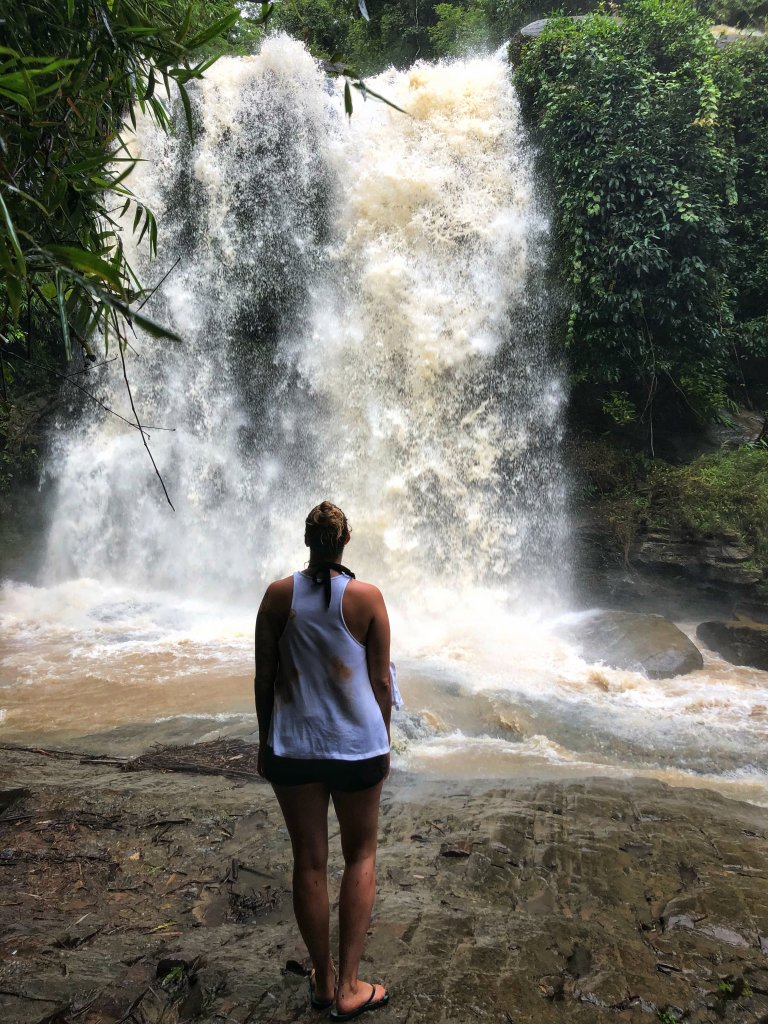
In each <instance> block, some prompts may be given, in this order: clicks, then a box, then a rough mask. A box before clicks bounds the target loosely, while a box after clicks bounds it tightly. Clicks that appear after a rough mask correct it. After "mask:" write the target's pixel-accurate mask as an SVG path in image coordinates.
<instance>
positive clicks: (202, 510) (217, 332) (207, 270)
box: [0, 37, 768, 804]
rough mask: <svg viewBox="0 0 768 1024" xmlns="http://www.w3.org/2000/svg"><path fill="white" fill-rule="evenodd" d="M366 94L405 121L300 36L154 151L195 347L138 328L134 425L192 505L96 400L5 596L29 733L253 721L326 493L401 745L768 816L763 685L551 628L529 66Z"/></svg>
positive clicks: (63, 458) (467, 761)
mask: <svg viewBox="0 0 768 1024" xmlns="http://www.w3.org/2000/svg"><path fill="white" fill-rule="evenodd" d="M374 88H376V89H377V91H379V92H381V93H383V94H384V95H386V96H387V97H389V98H390V99H391V100H392V101H393V102H395V103H397V104H398V105H399V106H401V107H403V108H404V109H405V110H406V111H408V113H407V114H403V113H398V112H397V111H394V110H392V109H391V108H389V107H387V106H385V105H383V104H379V103H376V102H374V101H372V100H369V101H368V102H363V100H362V98H361V97H359V98H357V99H356V104H355V111H354V116H353V118H352V121H351V123H349V122H348V121H347V120H346V119H345V117H344V114H343V101H342V97H341V93H340V88H339V86H338V84H337V83H329V82H327V81H326V80H325V78H324V77H323V75H322V73H321V71H320V70H319V69H318V68H317V66H316V65H315V63H314V62H313V60H312V59H311V58H310V57H309V55H308V54H307V53H306V51H305V50H304V49H303V47H301V45H300V44H298V43H296V42H294V41H292V40H290V39H287V38H284V37H277V38H273V39H270V40H269V41H268V42H267V43H266V44H265V45H264V47H263V49H262V51H261V53H260V54H259V55H258V56H255V57H252V58H245V59H225V60H221V61H220V62H219V63H217V64H216V65H215V66H214V67H213V68H212V69H211V70H210V71H209V72H208V73H207V75H206V78H205V80H204V81H203V82H202V83H200V84H199V85H198V86H197V87H196V88H195V90H194V96H193V109H194V116H195V119H196V122H197V134H196V138H195V141H194V143H193V144H190V142H189V141H188V139H187V136H186V133H185V131H184V130H183V129H182V130H180V131H179V134H178V135H177V136H174V137H171V138H167V137H166V136H164V135H162V133H160V132H158V131H156V130H153V129H152V128H151V127H149V126H147V125H146V124H145V125H142V126H141V128H140V130H139V132H138V135H137V136H136V137H135V138H134V139H133V140H132V143H131V144H132V145H133V146H134V147H135V151H136V154H137V155H138V156H140V157H141V160H142V162H141V163H140V164H139V165H138V167H137V169H136V171H135V172H134V174H133V176H132V179H131V184H132V186H133V187H134V189H135V191H136V193H137V195H139V196H140V197H142V199H144V200H145V201H146V202H148V203H149V204H150V205H151V206H152V207H153V208H154V210H155V212H156V213H157V215H158V219H159V222H160V225H161V233H160V239H159V250H160V252H159V257H160V258H159V260H158V262H157V263H156V264H154V265H151V266H148V265H146V264H144V265H143V273H144V277H145V279H146V281H147V283H149V284H151V283H152V282H153V281H159V280H160V278H161V277H162V276H163V274H165V273H166V271H170V273H169V276H168V278H167V280H166V281H165V283H164V284H163V285H162V287H161V288H159V289H158V292H157V294H156V295H155V297H154V298H153V299H152V302H151V303H150V305H149V306H148V310H149V311H150V312H151V314H152V315H153V316H154V317H155V318H156V319H157V320H160V321H161V322H164V323H167V324H169V325H170V326H172V327H175V328H176V330H177V331H178V332H179V333H180V334H181V335H182V336H183V338H184V342H183V344H181V345H174V344H172V343H168V342H156V341H148V340H145V339H143V338H139V339H137V342H136V353H137V354H134V353H130V352H129V353H128V360H127V362H128V371H129V375H130V379H131V382H132V386H133V390H134V395H135V398H136V402H137V407H138V410H139V412H140V415H141V418H142V421H143V422H145V423H147V424H150V425H151V426H153V427H167V428H172V429H171V430H170V431H164V430H158V429H151V430H150V434H151V441H150V444H151V447H152V451H153V453H154V456H155V459H156V460H157V463H158V465H159V466H160V469H161V471H162V474H163V477H164V479H165V481H166V483H167V485H168V489H169V491H170V494H171V496H172V498H173V501H174V503H175V505H176V512H175V513H174V512H172V511H171V510H170V509H169V508H168V507H167V506H166V505H165V503H164V500H163V497H162V492H161V490H160V487H159V484H158V482H157V479H156V477H155V475H154V471H153V469H152V465H151V463H150V462H149V460H148V458H147V456H146V453H145V451H144V449H143V447H142V445H141V441H140V438H139V436H138V435H137V433H136V431H132V430H130V429H129V428H128V427H127V426H126V425H125V424H123V423H121V422H120V421H119V420H117V419H115V418H113V417H111V416H109V415H107V414H106V413H103V414H102V413H100V412H99V411H98V410H97V409H95V408H94V407H93V406H87V405H86V406H83V407H82V408H79V409H78V410H76V411H75V412H76V415H75V416H74V418H73V421H72V422H71V423H69V424H67V426H66V428H62V430H61V433H60V436H59V438H58V441H57V444H56V446H55V449H54V451H53V452H52V453H51V455H50V457H49V460H48V464H49V468H48V472H49V474H50V475H51V476H52V477H53V478H54V480H55V485H56V502H55V508H54V509H53V510H52V517H51V522H52V526H51V531H50V536H49V538H48V554H47V563H46V569H45V573H44V577H43V579H41V580H40V586H38V587H29V586H25V585H20V584H14V583H8V584H6V585H4V586H3V587H0V623H2V627H3V631H4V632H3V633H2V635H0V703H1V704H2V706H1V707H0V725H2V726H3V730H4V735H5V736H7V735H9V734H10V735H11V736H15V737H26V738H32V737H35V738H39V736H40V735H41V734H43V735H46V736H47V735H50V733H51V732H53V733H56V734H57V735H59V736H64V737H68V738H73V737H82V736H83V735H86V734H87V735H90V736H91V737H92V738H93V737H94V736H95V737H97V738H95V739H93V742H98V743H100V744H102V743H108V744H109V745H112V744H115V743H119V742H123V743H125V744H126V745H127V748H130V749H135V748H140V747H143V746H145V745H146V743H147V742H150V741H151V740H154V739H168V740H179V739H187V738H199V737H200V736H203V735H206V734H208V733H209V732H210V730H211V729H214V728H225V729H231V730H234V731H239V732H240V733H245V734H246V735H248V734H250V732H251V731H252V730H253V728H254V715H253V702H252V691H251V680H250V674H251V657H252V654H251V652H252V635H253V633H252V630H253V617H254V611H255V606H256V603H257V600H258V598H259V596H260V593H261V590H262V588H263V585H264V583H265V582H266V581H267V580H268V579H273V578H275V577H276V576H277V575H282V574H286V573H288V572H291V571H292V570H294V569H296V568H298V567H300V565H301V564H302V562H303V560H304V559H305V557H306V553H305V549H304V548H303V546H302V543H301V541H302V522H303V517H304V515H305V514H306V512H307V510H308V509H309V508H310V507H311V506H312V505H313V504H315V503H316V502H317V501H319V500H321V499H322V498H326V497H328V498H331V499H333V500H335V501H336V502H338V503H339V504H341V505H342V506H343V507H344V508H345V510H346V511H347V512H348V514H349V516H350V518H351V520H352V524H353V540H352V544H351V545H350V547H349V549H348V551H347V555H346V561H347V562H348V563H349V564H350V565H351V566H352V567H353V568H354V569H355V570H356V571H357V572H358V574H359V575H360V576H362V577H363V578H368V579H372V580H374V581H376V582H377V583H379V584H381V585H382V587H383V589H384V592H385V596H386V597H387V602H388V605H389V608H390V612H391V616H392V620H393V653H394V656H395V658H396V660H397V661H398V664H399V668H400V679H401V683H402V688H403V690H404V693H405V696H406V700H407V702H408V705H409V708H410V711H409V712H408V713H406V714H401V715H400V716H398V720H397V722H396V728H395V732H396V735H397V737H398V739H397V746H396V752H398V756H400V757H405V758H406V763H409V764H411V765H412V766H414V767H417V768H419V769H420V770H430V768H432V769H433V770H438V771H443V772H449V773H450V772H452V771H460V772H461V773H463V774H466V773H481V774H499V775H505V774H509V773H513V772H517V773H519V772H520V771H526V770H531V771H534V772H541V771H545V770H547V769H548V768H551V766H552V765H555V766H566V767H567V769H568V771H569V772H571V773H573V772H576V771H579V772H581V773H582V774H586V775H593V774H595V773H596V772H597V773H600V774H604V773H605V772H607V771H611V772H623V771H630V772H644V773H650V774H653V775H656V776H659V777H662V778H670V779H671V780H672V781H675V782H682V783H685V784H705V785H710V786H712V785H716V786H718V787H719V788H721V789H722V790H723V791H725V792H733V793H735V794H736V795H739V796H744V797H747V798H751V799H757V800H759V801H761V802H764V803H767V804H768V782H766V776H765V773H764V769H763V765H764V750H765V742H766V739H768V713H767V712H766V707H768V689H767V688H766V686H765V682H764V680H761V679H760V678H759V677H760V674H759V673H755V672H752V671H751V670H748V669H736V668H733V667H731V666H725V665H724V663H723V662H722V661H721V660H719V659H718V658H717V657H716V656H715V655H712V654H710V653H708V652H705V659H706V662H705V668H704V669H703V670H702V671H701V672H694V673H691V674H690V675H688V676H684V677H681V678H679V679H675V680H661V681H655V680H649V679H645V678H644V677H643V676H642V675H640V674H638V673H634V672H622V671H618V670H611V669H606V668H604V667H602V666H591V665H589V664H586V663H585V662H584V661H583V660H582V659H581V658H579V657H578V656H577V655H576V653H575V652H574V650H573V649H572V648H571V647H569V645H568V644H567V643H566V642H565V641H564V640H562V639H560V638H558V636H557V635H556V634H555V633H553V631H552V629H551V625H552V620H553V618H554V617H555V615H556V612H557V610H558V603H559V602H561V601H562V600H563V598H564V596H566V597H567V593H566V592H567V579H568V574H567V568H566V565H567V558H566V554H567V546H566V543H565V540H566V531H565V515H564V489H565V488H564V478H563V472H562V468H561V464H560V452H559V439H560V416H561V409H562V401H563V396H562V386H561V381H560V377H559V374H558V373H557V372H556V370H555V369H553V366H552V365H551V363H550V360H549V357H548V353H547V350H546V345H545V344H544V340H543V339H544V336H545V334H546V331H545V329H544V328H545V326H546V311H547V296H546V295H545V293H544V290H543V287H542V285H541V281H542V279H543V273H542V271H543V250H544V246H545V242H546V224H545V222H544V220H543V218H542V215H541V213H540V211H539V209H538V207H537V202H536V190H535V188H534V184H533V176H532V167H531V163H530V159H529V155H528V152H527V150H526V146H525V144H524V139H523V137H522V133H521V129H520V126H519V122H518V108H517V103H516V99H515V95H514V92H513V90H512V88H511V86H510V81H509V69H508V67H507V66H506V64H505V62H504V60H503V59H502V57H501V56H500V55H499V56H490V57H485V58H478V59H474V60H469V61H466V62H462V61H455V62H447V63H441V64H437V65H417V66H416V67H414V68H413V69H411V70H410V71H408V72H402V73H401V72H394V71H393V72H389V73H387V74H386V75H384V76H382V77H381V79H380V80H379V81H377V82H376V83H375V84H374ZM129 229H130V225H128V226H127V230H126V243H127V244H128V245H130V240H131V233H130V230H129ZM137 259H138V261H139V262H142V260H143V257H141V256H138V257H137ZM177 259H178V260H179V263H178V266H176V267H175V268H174V264H175V261H176V260H177ZM172 268H174V269H172ZM99 372H101V373H102V376H101V377H97V376H96V375H94V374H91V376H90V377H89V378H88V381H89V387H90V388H91V390H94V391H99V394H100V396H101V397H102V399H103V400H104V401H105V402H106V404H107V405H109V406H110V407H112V408H114V409H116V410H118V411H119V412H121V413H124V414H126V415H130V413H129V407H128V402H127V396H126V394H125V390H124V385H123V381H122V375H121V373H120V370H119V363H118V364H114V363H113V364H110V365H109V366H108V367H106V368H105V369H103V370H101V371H99ZM6 711H7V717H6V718H4V716H5V713H6ZM148 720H149V721H150V722H152V723H153V724H152V731H151V733H150V734H148V733H147V721H148ZM137 723H138V724H137ZM115 726H119V728H118V729H115V728H114V727H115ZM99 736H100V737H101V738H100V739H98V737H99ZM105 736H106V738H105ZM77 742H78V743H82V742H83V741H82V740H81V739H79V740H78V741H77Z"/></svg>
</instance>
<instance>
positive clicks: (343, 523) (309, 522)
mask: <svg viewBox="0 0 768 1024" xmlns="http://www.w3.org/2000/svg"><path fill="white" fill-rule="evenodd" d="M304 526H305V530H304V540H305V541H306V543H307V544H308V545H309V547H310V548H313V549H314V550H316V551H320V552H322V553H323V554H324V555H327V556H328V557H329V558H332V557H333V556H334V555H336V554H337V553H338V551H339V548H341V547H343V546H344V537H345V536H346V534H347V531H348V530H349V523H348V522H347V517H346V516H345V515H344V513H343V512H342V511H341V509H340V508H339V506H338V505H334V504H333V502H331V501H321V502H320V504H319V505H315V507H314V508H313V509H312V511H311V512H310V513H309V515H308V516H307V518H306V520H305V521H304Z"/></svg>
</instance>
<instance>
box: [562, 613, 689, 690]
mask: <svg viewBox="0 0 768 1024" xmlns="http://www.w3.org/2000/svg"><path fill="white" fill-rule="evenodd" d="M559 632H560V634H561V635H563V636H564V637H565V638H566V639H568V640H570V641H571V642H572V643H573V644H574V646H575V647H576V648H577V649H578V650H579V652H580V654H581V656H582V657H583V658H585V659H586V660H587V661H593V662H595V661H600V662H603V664H605V665H609V666H610V667H611V668H618V669H628V670H631V671H633V672H644V673H645V675H647V676H648V678H649V679H668V678H671V677H672V676H679V675H685V674H686V673H688V672H695V671H696V670H697V669H700V668H701V667H702V665H703V664H704V660H703V658H702V656H701V652H700V651H699V650H698V648H697V647H696V645H695V644H693V643H692V642H691V641H690V640H689V639H688V637H687V636H686V635H685V633H683V632H682V630H680V629H678V627H677V626H676V625H675V624H674V622H670V621H669V619H665V618H663V616H661V615H644V614H642V613H640V612H627V611H613V610H606V611H600V610H594V611H589V612H582V613H581V614H579V615H578V616H576V617H572V618H571V619H570V620H569V622H568V623H567V624H564V625H563V626H562V627H561V628H560V629H559Z"/></svg>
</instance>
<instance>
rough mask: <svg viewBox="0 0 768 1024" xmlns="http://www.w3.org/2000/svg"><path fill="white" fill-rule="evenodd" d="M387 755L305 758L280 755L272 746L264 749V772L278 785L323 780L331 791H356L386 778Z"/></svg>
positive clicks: (302, 784) (305, 783) (298, 784)
mask: <svg viewBox="0 0 768 1024" xmlns="http://www.w3.org/2000/svg"><path fill="white" fill-rule="evenodd" d="M387 762H388V758H387V755H386V754H379V755H378V756H377V757H367V758H366V759H365V760H364V761H331V760H320V759H317V760H304V759H303V758H297V757H278V755H277V754H276V753H275V752H274V750H273V749H272V747H269V746H268V747H267V748H266V750H265V752H264V775H265V776H266V778H267V780H268V781H269V782H271V783H272V784H273V785H275V786H306V785H307V784H308V783H312V782H322V783H323V784H324V785H326V786H327V787H328V789H330V790H332V791H333V790H337V791H338V792H341V793H356V792H357V791H358V790H360V789H370V788H371V786H375V785H377V783H379V782H381V780H382V779H385V778H386V777H387V768H388V763H387Z"/></svg>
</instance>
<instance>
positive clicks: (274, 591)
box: [262, 576, 293, 612]
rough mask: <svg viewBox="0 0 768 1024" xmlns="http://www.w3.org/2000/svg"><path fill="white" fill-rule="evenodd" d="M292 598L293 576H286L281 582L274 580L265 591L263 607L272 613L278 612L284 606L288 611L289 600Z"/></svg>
mask: <svg viewBox="0 0 768 1024" xmlns="http://www.w3.org/2000/svg"><path fill="white" fill-rule="evenodd" d="M292 598H293V576H286V577H285V578H284V579H282V580H274V581H273V582H272V583H270V584H269V586H268V587H267V589H266V592H265V594H264V601H263V602H262V604H263V605H265V606H267V607H268V608H270V610H272V611H278V612H279V611H280V610H282V608H283V606H285V605H286V603H287V607H288V609H289V610H290V607H291V599H292Z"/></svg>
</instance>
